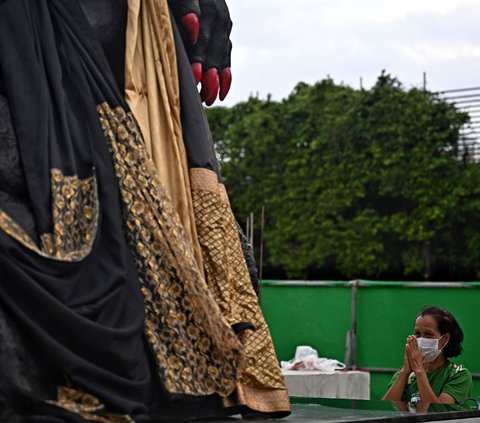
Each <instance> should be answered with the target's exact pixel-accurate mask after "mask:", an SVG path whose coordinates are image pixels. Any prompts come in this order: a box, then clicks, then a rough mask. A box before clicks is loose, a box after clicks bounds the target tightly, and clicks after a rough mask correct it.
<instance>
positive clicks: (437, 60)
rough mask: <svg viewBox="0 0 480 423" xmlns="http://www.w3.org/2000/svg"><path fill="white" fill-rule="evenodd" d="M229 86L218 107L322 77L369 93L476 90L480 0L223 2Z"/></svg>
mask: <svg viewBox="0 0 480 423" xmlns="http://www.w3.org/2000/svg"><path fill="white" fill-rule="evenodd" d="M227 4H228V6H229V9H230V15H231V18H232V21H233V30H232V34H231V40H232V43H233V51H232V74H233V83H232V88H231V90H230V93H229V95H228V97H227V98H226V100H225V101H224V102H223V104H222V103H218V102H216V103H215V105H225V106H232V105H234V104H236V103H238V102H241V101H245V100H247V99H248V97H249V96H250V95H254V96H258V97H259V98H266V97H267V95H268V94H270V95H271V96H272V98H273V99H274V100H281V99H282V98H284V97H286V96H288V95H289V94H290V93H291V92H292V90H293V88H294V87H295V85H296V84H297V83H298V82H300V81H303V82H306V83H310V84H313V83H315V82H317V81H320V80H322V79H324V78H326V77H330V78H332V79H333V80H334V81H335V82H336V83H344V84H346V85H349V86H352V87H354V88H359V87H360V84H361V82H360V81H362V85H363V87H364V88H370V87H371V86H372V85H373V84H374V83H375V81H376V79H377V78H378V76H379V75H380V73H381V71H382V69H385V70H386V72H387V73H390V74H391V75H392V76H396V77H397V78H398V79H399V80H400V81H401V82H402V83H403V84H404V86H405V87H406V88H410V87H413V86H418V87H420V86H422V85H423V74H424V72H425V73H426V80H427V89H429V90H432V91H440V90H447V89H456V88H469V87H478V86H480V24H479V22H480V0H396V1H393V0H227Z"/></svg>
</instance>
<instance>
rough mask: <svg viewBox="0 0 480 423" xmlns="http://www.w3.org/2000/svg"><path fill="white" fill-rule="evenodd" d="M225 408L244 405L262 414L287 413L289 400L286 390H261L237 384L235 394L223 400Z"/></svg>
mask: <svg viewBox="0 0 480 423" xmlns="http://www.w3.org/2000/svg"><path fill="white" fill-rule="evenodd" d="M223 405H224V407H225V408H230V407H236V406H239V405H246V406H247V407H248V408H251V409H252V410H255V411H259V412H262V413H282V412H284V413H289V412H290V399H289V397H288V392H287V390H286V389H261V388H251V387H249V386H246V385H243V384H241V383H239V384H238V386H237V389H236V390H235V392H234V393H233V394H232V395H230V396H229V397H228V398H224V399H223Z"/></svg>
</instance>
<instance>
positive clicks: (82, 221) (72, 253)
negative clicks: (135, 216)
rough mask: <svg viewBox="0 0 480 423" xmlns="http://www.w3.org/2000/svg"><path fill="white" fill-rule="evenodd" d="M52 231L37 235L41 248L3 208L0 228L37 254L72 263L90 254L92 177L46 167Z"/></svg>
mask: <svg viewBox="0 0 480 423" xmlns="http://www.w3.org/2000/svg"><path fill="white" fill-rule="evenodd" d="M50 178H51V183H50V185H51V195H52V220H53V231H52V232H51V233H45V234H42V235H40V240H41V248H39V247H38V246H37V244H36V243H35V242H34V241H33V240H32V239H31V238H30V236H29V235H28V234H27V233H26V232H25V231H24V230H23V229H22V228H21V226H20V225H18V224H17V223H16V222H15V221H14V220H13V219H12V218H11V217H10V216H8V215H7V214H6V213H5V212H4V211H2V210H0V228H1V229H2V230H3V231H5V233H7V234H8V235H10V236H11V237H12V238H14V239H16V240H17V241H18V242H20V243H21V244H22V245H23V246H25V247H26V248H28V249H30V250H32V251H34V252H35V253H37V254H38V255H40V256H42V257H46V258H50V259H53V260H58V261H67V262H76V261H81V260H83V259H84V258H85V257H86V256H87V255H88V254H90V252H91V250H92V246H93V242H94V241H95V236H96V234H97V229H98V193H97V182H96V179H95V177H94V176H91V177H89V178H85V179H80V178H79V177H78V176H76V175H72V176H65V175H64V174H63V172H62V171H61V170H60V169H55V168H53V169H51V170H50Z"/></svg>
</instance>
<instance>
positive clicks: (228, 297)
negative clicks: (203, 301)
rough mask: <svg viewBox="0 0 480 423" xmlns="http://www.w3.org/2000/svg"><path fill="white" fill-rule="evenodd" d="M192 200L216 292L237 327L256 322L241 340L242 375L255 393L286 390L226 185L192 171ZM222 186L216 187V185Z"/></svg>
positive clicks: (205, 172)
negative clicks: (258, 391)
mask: <svg viewBox="0 0 480 423" xmlns="http://www.w3.org/2000/svg"><path fill="white" fill-rule="evenodd" d="M191 179H192V181H193V182H192V188H193V189H192V198H193V204H194V211H195V218H196V223H197V232H198V237H199V241H200V245H201V247H202V253H203V259H204V264H205V273H206V275H207V283H208V287H209V288H210V292H211V293H212V295H213V297H214V298H215V300H216V302H217V304H218V305H219V307H220V310H221V311H222V313H223V314H224V316H225V317H226V319H227V320H228V322H229V323H230V324H231V325H233V324H235V323H239V322H251V323H252V324H253V325H254V326H255V328H256V330H255V331H252V330H246V331H244V332H243V333H242V334H241V335H240V339H241V341H242V344H243V345H244V348H245V354H246V355H247V365H246V368H245V371H244V372H243V373H242V375H241V377H240V381H241V383H242V384H243V385H245V386H248V387H249V388H252V389H260V390H263V391H262V392H265V390H267V389H274V390H276V389H280V390H281V389H285V382H284V379H283V376H282V374H281V371H280V367H279V365H278V361H277V358H276V355H275V351H274V349H273V344H272V341H271V337H270V333H269V330H268V327H267V324H266V322H265V320H264V318H263V315H262V312H261V310H260V306H259V304H258V299H257V296H256V294H255V292H254V291H253V287H252V283H251V280H250V275H249V273H248V269H247V265H246V263H245V258H244V256H243V251H242V247H241V244H240V239H239V236H238V232H237V227H236V224H235V219H234V217H233V213H232V211H231V208H230V205H229V203H228V201H225V199H224V196H225V195H226V192H225V190H224V187H223V185H221V184H219V183H218V180H217V176H216V174H215V173H214V172H213V171H210V170H206V169H202V170H199V169H192V170H191ZM215 181H217V182H216V187H215V186H214V183H215Z"/></svg>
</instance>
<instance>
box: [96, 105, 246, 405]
mask: <svg viewBox="0 0 480 423" xmlns="http://www.w3.org/2000/svg"><path fill="white" fill-rule="evenodd" d="M97 109H98V113H99V117H100V122H101V125H102V129H103V131H104V133H105V136H106V138H107V144H108V148H109V150H110V152H111V155H112V158H113V163H114V167H115V173H116V176H117V179H118V183H119V187H120V193H121V200H122V208H123V214H124V216H123V219H124V225H125V228H126V237H127V241H128V243H129V246H130V249H131V251H132V254H133V256H134V260H135V264H136V267H137V271H138V275H139V279H140V283H141V290H142V293H143V296H144V298H145V313H146V321H145V325H146V335H147V339H148V341H149V342H150V345H151V346H152V349H153V351H154V354H155V357H156V360H157V364H158V366H159V370H160V377H161V379H162V381H163V383H164V384H165V387H166V389H167V390H168V391H169V392H172V393H185V394H191V395H208V394H212V393H215V392H217V393H218V394H220V395H222V396H227V395H229V394H230V393H231V392H232V391H233V390H234V389H235V386H236V383H237V374H238V371H239V369H241V365H242V360H243V354H242V352H243V348H242V345H241V343H240V342H239V340H238V339H237V337H236V336H235V334H234V332H233V331H232V329H231V328H230V326H229V325H228V323H227V322H226V320H225V318H224V317H223V316H222V314H221V313H220V310H219V308H218V306H217V305H216V303H215V301H214V300H213V298H212V297H211V295H210V292H209V290H208V288H207V286H206V283H205V281H204V279H203V277H202V275H201V273H200V272H199V269H198V267H197V262H196V261H195V259H194V256H193V252H192V250H191V246H190V245H189V244H188V242H187V240H186V238H185V233H184V230H183V227H182V225H181V223H180V220H179V217H178V215H177V214H176V213H175V211H174V209H173V208H172V205H171V201H170V198H169V197H168V195H167V193H166V192H165V189H164V188H163V186H162V185H161V184H160V183H159V181H158V179H157V177H156V171H155V168H154V165H153V163H152V162H151V160H150V158H149V156H148V154H147V151H146V148H145V145H144V143H143V138H142V136H141V132H140V129H139V128H138V126H137V123H136V121H135V119H134V117H133V115H132V114H131V113H126V112H125V111H124V110H123V109H122V108H120V107H117V108H115V109H112V108H110V106H109V105H108V104H107V103H103V104H101V105H99V106H98V107H97Z"/></svg>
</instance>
